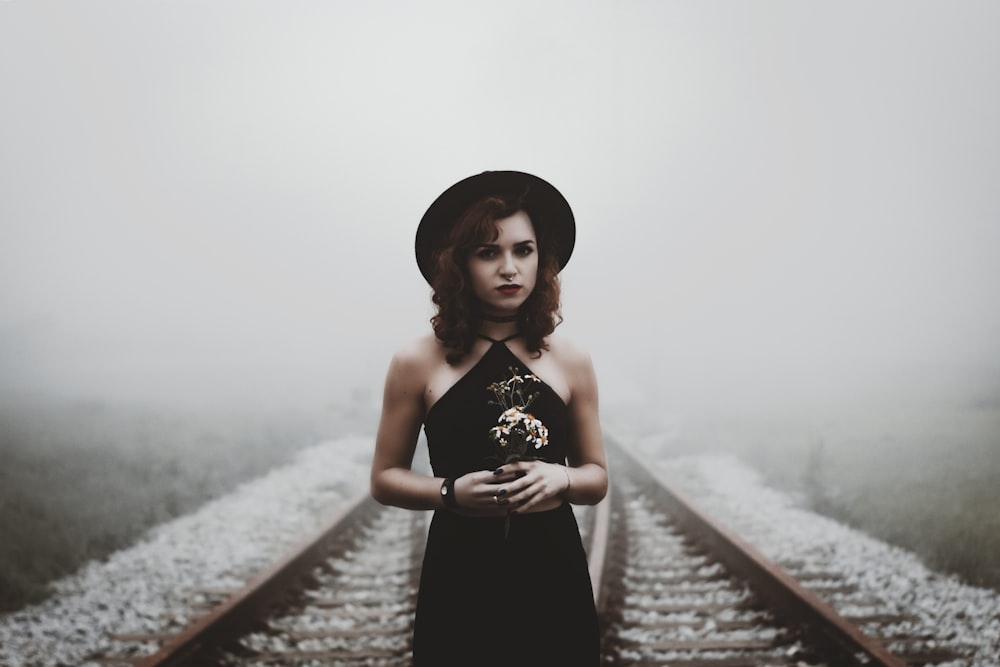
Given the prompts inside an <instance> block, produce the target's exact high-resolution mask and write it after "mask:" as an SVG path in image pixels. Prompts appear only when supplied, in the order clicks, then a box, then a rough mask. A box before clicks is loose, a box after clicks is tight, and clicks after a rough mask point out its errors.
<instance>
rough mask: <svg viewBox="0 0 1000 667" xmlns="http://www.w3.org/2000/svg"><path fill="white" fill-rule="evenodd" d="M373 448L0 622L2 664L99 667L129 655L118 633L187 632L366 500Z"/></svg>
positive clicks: (280, 471)
mask: <svg viewBox="0 0 1000 667" xmlns="http://www.w3.org/2000/svg"><path fill="white" fill-rule="evenodd" d="M372 446H373V445H372V440H371V439H370V438H361V437H355V438H345V439H340V440H335V441H330V442H325V443H322V444H319V445H316V446H314V447H311V448H308V449H305V450H303V451H301V452H299V454H298V455H297V456H296V458H295V459H294V460H293V461H292V462H291V463H290V464H288V465H286V466H283V467H281V468H277V469H275V470H273V471H271V472H270V473H268V474H266V475H264V476H262V477H260V478H258V479H256V480H253V481H251V482H248V483H246V484H244V485H242V486H240V487H239V488H238V489H237V490H235V491H234V492H232V493H230V494H228V495H226V496H224V497H222V498H219V499H217V500H214V501H212V502H209V503H207V504H205V505H204V506H203V507H201V508H200V509H199V510H198V511H196V512H194V513H192V514H189V515H187V516H184V517H180V518H178V519H175V520H173V521H169V522H167V523H164V524H161V525H160V526H157V527H156V528H154V529H152V530H150V531H149V532H148V533H147V534H146V536H145V537H144V538H143V539H141V540H140V541H139V542H138V543H137V544H135V545H134V546H132V547H130V548H128V549H124V550H121V551H119V552H117V553H115V554H113V555H112V556H110V557H109V558H108V559H106V560H105V561H102V562H91V563H89V564H88V565H86V566H84V567H83V568H81V569H80V570H79V571H78V572H77V573H76V574H74V575H72V576H70V577H67V578H65V579H62V580H60V581H58V582H56V583H55V584H53V588H54V591H55V594H54V595H53V596H52V597H51V598H49V599H48V600H46V601H44V602H42V603H40V604H37V605H33V606H30V607H27V608H25V609H23V610H21V611H18V612H14V613H12V614H8V615H6V616H4V617H2V618H0V664H3V665H9V666H10V667H35V666H38V667H42V666H57V665H89V664H96V663H93V662H90V663H88V662H87V658H89V657H92V656H94V655H99V654H113V655H120V654H121V653H122V650H123V648H124V647H123V646H122V645H119V644H118V643H117V642H115V641H114V640H113V639H111V637H110V635H111V634H118V635H129V634H138V635H141V634H155V633H163V632H177V631H179V630H180V629H181V628H183V627H184V626H185V625H187V624H188V623H189V622H190V621H191V620H192V619H193V618H194V613H193V612H192V610H191V606H190V605H191V604H192V602H197V600H198V598H199V597H203V598H205V599H206V600H208V598H211V597H212V596H213V595H217V594H218V592H226V591H235V590H238V589H239V588H241V587H242V586H243V585H244V584H245V583H246V581H248V580H249V579H250V578H251V577H253V576H254V575H256V574H257V573H259V572H260V571H262V570H264V569H266V568H267V567H268V566H270V565H271V564H272V563H273V562H274V561H276V560H278V559H279V558H280V557H281V556H283V555H284V554H285V553H286V552H287V551H288V550H289V549H291V548H292V547H293V546H294V545H296V544H297V543H298V542H299V541H301V540H302V539H303V538H304V537H306V536H308V535H311V534H312V533H314V532H315V531H317V530H318V529H319V528H320V527H321V526H322V525H323V523H324V522H325V519H327V518H329V517H331V516H332V515H333V514H334V513H335V512H336V511H337V510H338V509H339V508H341V507H343V506H344V504H345V503H347V502H349V501H350V500H352V499H353V498H355V497H357V495H358V494H360V493H364V492H366V491H367V488H368V471H369V465H370V461H371V454H372ZM129 648H134V646H132V645H129ZM144 648H145V652H146V653H152V652H153V651H155V649H156V644H154V643H149V644H148V645H146V646H145V647H144Z"/></svg>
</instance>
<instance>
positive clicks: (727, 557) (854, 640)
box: [605, 437, 907, 667]
mask: <svg viewBox="0 0 1000 667" xmlns="http://www.w3.org/2000/svg"><path fill="white" fill-rule="evenodd" d="M605 443H606V444H607V445H608V447H607V449H608V454H609V455H610V456H609V458H610V459H611V464H612V465H619V466H621V468H622V469H623V470H625V471H626V472H627V474H629V475H632V476H633V479H636V480H642V479H644V480H645V481H646V483H647V485H648V487H649V488H650V489H651V491H652V492H653V493H655V494H656V497H657V501H658V503H659V504H660V505H661V506H662V507H664V508H665V509H666V511H668V512H670V513H671V514H672V515H673V516H674V518H676V520H677V521H678V523H679V524H680V525H681V526H683V527H684V529H685V530H686V531H688V532H689V533H691V534H693V535H694V536H696V537H697V539H699V540H700V541H701V542H702V543H703V544H704V545H705V547H706V548H707V549H709V550H711V552H712V554H713V555H714V556H716V557H717V558H718V559H719V561H720V562H721V563H722V564H723V565H725V566H726V567H727V568H729V569H730V570H731V571H732V572H734V573H735V574H738V575H739V576H741V577H743V578H744V579H745V580H746V581H747V583H748V584H749V585H750V587H751V588H752V589H753V590H754V592H755V593H756V594H757V595H759V596H760V598H761V599H762V600H764V601H765V602H766V603H767V604H768V605H770V606H771V608H772V609H773V610H774V612H775V613H776V614H777V615H778V616H779V617H781V618H782V619H783V620H784V621H785V622H786V623H789V624H790V625H792V626H799V627H802V628H803V629H804V630H805V632H806V633H807V634H808V635H809V636H810V637H811V638H812V639H813V640H814V641H816V642H817V644H819V645H820V646H821V647H822V648H824V650H828V651H831V652H833V653H834V654H835V655H838V656H839V657H840V658H841V659H842V660H845V661H846V662H847V663H849V664H856V663H859V662H860V663H863V664H869V665H880V666H882V667H906V664H907V663H906V662H905V661H904V660H902V659H901V658H899V657H897V656H896V655H893V654H892V653H891V652H890V651H889V650H888V649H886V648H885V647H884V646H883V645H882V644H881V643H880V642H879V641H877V640H876V639H874V638H872V637H870V636H868V635H866V634H864V633H863V632H862V631H861V630H860V629H859V628H858V627H857V626H856V625H854V624H853V623H851V622H849V621H848V620H847V619H845V618H844V617H843V616H841V615H840V614H838V613H837V611H836V610H834V609H833V607H831V606H830V605H829V604H827V603H826V602H824V601H823V600H821V599H820V598H819V597H818V596H817V595H816V594H815V593H813V592H812V591H810V590H808V589H806V588H805V587H804V586H802V584H800V583H799V582H798V581H797V580H796V579H795V578H794V577H792V576H791V575H790V574H788V573H787V572H785V571H784V570H783V569H782V568H781V567H780V566H779V565H777V564H776V563H774V562H773V561H771V560H770V559H768V558H767V557H765V556H764V555H763V554H762V553H761V552H760V551H758V550H757V549H756V548H754V547H753V546H752V545H750V544H749V543H747V542H745V541H744V540H743V539H741V538H740V537H739V536H738V535H736V534H735V533H733V532H732V531H731V530H730V529H728V528H726V527H725V526H724V525H722V524H721V523H719V522H718V521H716V520H715V519H713V518H711V517H710V516H708V515H707V514H705V513H704V512H702V511H701V510H700V509H698V508H697V506H696V505H695V503H694V502H692V501H691V500H690V499H689V498H687V497H686V496H685V495H684V494H683V493H681V492H680V491H678V490H677V489H675V488H674V487H673V485H672V484H670V483H669V482H668V480H667V479H666V478H665V477H664V476H663V475H662V474H660V473H659V472H657V470H656V468H655V467H654V466H653V465H652V464H650V463H649V462H648V461H646V460H644V459H643V458H642V457H641V456H640V455H639V454H637V453H635V452H633V451H631V450H629V449H628V448H626V447H625V446H624V445H622V444H620V443H618V442H616V441H615V440H613V439H612V438H608V437H606V438H605ZM859 658H861V659H859Z"/></svg>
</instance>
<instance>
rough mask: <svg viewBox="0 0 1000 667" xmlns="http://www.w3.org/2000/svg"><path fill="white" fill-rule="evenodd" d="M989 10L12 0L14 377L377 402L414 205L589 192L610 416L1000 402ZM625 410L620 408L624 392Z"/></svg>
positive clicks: (424, 313)
mask: <svg viewBox="0 0 1000 667" xmlns="http://www.w3.org/2000/svg"><path fill="white" fill-rule="evenodd" d="M997 34H1000V5H997V4H996V3H993V2H981V3H980V2H951V3H938V2H909V1H907V2H880V3H868V2H840V1H838V2H825V3H800V2H766V3H764V2H760V3H712V2H671V3H667V2H632V3H593V2H547V3H533V2H511V3H469V2H433V3H403V2H373V3H364V4H361V3H347V2H322V3H321V2H294V3H273V2H214V3H201V2H147V3H131V2H94V3H34V2H32V3H29V2H25V1H21V0H13V1H7V2H0V90H2V91H3V92H2V97H3V102H2V104H0V145H2V147H3V148H2V150H0V192H2V196H0V387H2V388H3V390H4V391H7V392H13V393H18V394H25V395H37V396H47V395H57V396H69V397H79V396H86V397H97V398H102V399H108V400H125V399H127V400H141V401H151V402H154V403H155V402H167V401H184V402H193V403H199V402H206V403H220V404H227V403H231V404H243V405H254V404H288V405H300V406H306V405H328V404H331V403H337V402H343V401H345V400H348V399H351V400H362V401H365V402H368V403H372V404H377V401H378V397H379V394H380V391H381V384H382V380H383V377H384V373H385V369H386V367H387V364H388V360H389V358H390V356H391V354H392V351H393V350H394V349H395V348H396V347H397V346H398V345H400V344H401V343H403V342H404V341H406V340H408V339H410V338H412V337H413V336H416V335H420V334H421V333H423V332H424V331H426V330H427V329H428V323H427V320H428V318H429V317H430V316H431V314H432V309H431V304H430V300H429V290H428V288H427V286H426V285H425V284H424V282H423V280H422V278H421V276H420V273H419V272H418V270H417V267H416V264H415V262H414V260H413V234H414V231H415V228H416V224H417V221H418V220H419V218H420V216H421V215H422V213H423V211H424V209H425V208H426V207H427V205H428V204H429V203H430V202H431V201H432V200H433V198H434V197H435V196H437V194H438V193H439V192H440V191H441V190H443V189H444V188H445V187H447V186H448V185H450V184H451V183H453V182H455V181H457V180H459V179H460V178H463V177H465V176H467V175H470V174H473V173H476V172H479V171H482V170H485V169H519V170H524V171H529V172H533V173H537V174H538V175H540V176H542V177H544V178H546V179H547V180H550V181H551V182H552V183H553V184H555V185H556V186H557V187H558V188H559V189H560V190H561V191H562V192H563V194H564V195H565V196H566V197H567V199H568V200H569V202H570V203H571V205H572V206H573V208H574V211H575V213H576V217H577V225H578V236H577V246H576V252H575V254H574V256H573V258H572V260H571V262H570V263H569V265H568V266H567V268H566V269H565V271H564V272H563V274H562V279H563V314H564V316H565V323H564V324H563V325H562V326H561V327H560V332H563V333H565V335H567V336H569V337H571V338H573V339H575V340H576V341H578V342H579V343H581V344H582V345H584V346H585V347H587V348H588V349H589V350H590V351H591V353H592V355H593V358H594V362H595V365H596V367H597V371H598V375H599V379H600V381H601V394H602V404H603V406H604V410H605V411H607V412H608V413H609V414H613V413H614V412H615V411H616V410H619V409H621V410H623V411H625V410H627V409H633V410H634V409H635V408H636V406H642V409H644V410H655V411H656V412H657V413H659V414H664V415H672V414H676V415H683V414H685V413H686V412H689V411H693V410H700V409H704V408H706V407H709V406H710V407H712V409H715V410H719V411H722V412H726V411H733V412H744V411H754V410H788V411H790V412H792V411H794V410H795V409H796V408H797V407H799V406H811V407H814V408H815V407H819V408H828V409H830V410H835V409H837V407H838V406H840V405H843V404H845V403H846V402H851V403H859V402H860V403H866V404H869V405H880V404H885V405H890V404H893V405H894V404H899V403H901V402H902V403H905V402H907V401H932V402H933V401H937V400H948V401H952V400H954V401H970V402H975V401H997V400H1000V364H998V362H1000V355H998V352H1000V343H998V341H1000V307H998V306H1000V302H998V299H997V285H1000V187H998V184H1000V124H998V123H997V119H998V118H1000V87H998V86H997V82H998V81H1000V41H998V40H997V39H996V35H997ZM623 414H624V412H623Z"/></svg>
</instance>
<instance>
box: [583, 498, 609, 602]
mask: <svg viewBox="0 0 1000 667" xmlns="http://www.w3.org/2000/svg"><path fill="white" fill-rule="evenodd" d="M591 511H592V512H593V513H594V517H593V525H592V527H591V529H590V548H589V549H588V550H587V563H588V566H589V569H590V585H591V587H592V588H593V593H594V604H597V605H599V604H600V600H601V595H602V591H603V578H604V564H605V562H606V561H607V555H608V537H609V535H610V530H611V485H610V482H609V484H608V492H607V493H606V494H605V495H604V498H602V499H601V502H599V503H597V505H596V506H595V507H594V509H592V510H591Z"/></svg>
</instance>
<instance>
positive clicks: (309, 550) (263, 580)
mask: <svg viewBox="0 0 1000 667" xmlns="http://www.w3.org/2000/svg"><path fill="white" fill-rule="evenodd" d="M377 508H378V504H377V503H376V502H375V501H374V500H373V499H372V497H371V495H370V494H369V491H368V489H367V488H366V489H365V491H364V492H363V493H361V494H359V495H358V496H357V497H356V498H355V499H354V500H353V501H352V502H350V503H349V504H348V505H347V506H346V508H345V509H342V510H341V511H339V512H337V513H336V514H335V515H334V516H333V517H332V518H331V519H330V520H328V521H327V523H326V526H325V527H324V528H322V529H321V530H319V531H318V532H317V533H316V534H315V535H313V536H312V537H310V538H308V539H306V540H304V541H303V542H301V543H300V544H299V545H298V547H296V548H295V549H293V550H292V551H291V552H290V554H289V555H288V556H287V557H285V558H284V559H283V560H281V561H280V562H278V563H277V564H275V565H274V566H273V567H271V568H270V569H268V570H266V571H264V572H262V573H261V574H259V575H257V576H256V577H254V578H253V579H252V580H250V581H249V582H248V583H247V584H246V586H244V587H243V588H242V589H240V590H239V591H237V592H235V593H233V594H232V595H231V596H230V597H229V598H228V599H227V600H226V601H225V602H223V603H222V604H220V605H218V606H217V607H215V608H213V609H212V611H210V612H209V613H208V614H206V615H205V616H203V617H201V618H200V619H198V620H197V621H195V622H194V623H193V624H192V625H190V626H188V627H187V628H186V629H185V630H183V631H182V632H180V633H179V634H177V635H175V636H173V637H171V638H170V639H169V640H167V641H166V642H165V643H164V644H163V645H162V646H161V647H160V649H159V650H158V651H157V652H156V653H154V654H152V655H150V656H149V657H146V658H144V659H142V660H141V661H139V662H137V663H136V665H137V667H173V666H174V665H184V664H187V662H188V661H189V660H190V659H191V657H192V656H193V655H195V654H196V653H198V652H199V651H200V650H201V649H202V648H203V647H205V646H213V645H218V644H221V643H222V642H223V641H225V640H226V639H228V638H230V637H233V636H235V635H236V634H238V633H239V632H240V631H241V630H243V629H244V628H245V627H246V626H247V625H248V624H249V623H252V622H253V620H254V619H255V618H259V617H260V616H261V615H262V614H263V612H264V611H266V610H267V609H268V607H270V606H271V605H272V604H273V603H274V602H275V601H276V600H278V599H279V598H280V597H281V596H282V595H283V594H284V593H285V592H286V589H287V587H288V586H289V585H290V584H292V583H293V582H295V581H296V580H298V579H299V578H300V577H302V576H303V574H304V573H306V572H308V571H309V569H310V568H311V567H312V565H314V564H316V563H318V562H320V561H321V560H322V558H323V556H324V555H325V554H326V553H327V550H328V545H329V544H330V543H331V542H332V541H333V540H335V539H337V538H338V537H339V532H340V530H341V528H342V527H343V526H345V525H348V524H350V523H351V522H353V521H355V520H358V519H361V518H363V517H364V516H366V515H367V514H368V513H371V512H373V511H376V510H377Z"/></svg>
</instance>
